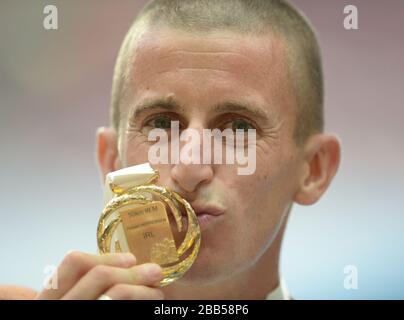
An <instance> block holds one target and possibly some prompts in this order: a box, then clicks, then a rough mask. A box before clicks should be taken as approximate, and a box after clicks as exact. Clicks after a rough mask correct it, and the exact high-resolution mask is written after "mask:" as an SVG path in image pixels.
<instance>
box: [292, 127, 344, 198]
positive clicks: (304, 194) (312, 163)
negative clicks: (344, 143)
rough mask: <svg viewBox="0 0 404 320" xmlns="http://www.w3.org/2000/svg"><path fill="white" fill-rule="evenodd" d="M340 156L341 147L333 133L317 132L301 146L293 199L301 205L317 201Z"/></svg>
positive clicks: (331, 176)
mask: <svg viewBox="0 0 404 320" xmlns="http://www.w3.org/2000/svg"><path fill="white" fill-rule="evenodd" d="M340 158H341V147H340V142H339V140H338V138H337V137H336V136H334V135H326V134H317V135H314V136H312V137H311V138H309V140H308V141H307V143H306V145H305V146H304V148H303V163H302V167H301V170H300V172H301V174H300V180H299V189H298V191H297V193H296V194H295V198H294V201H295V202H296V203H298V204H301V205H311V204H314V203H315V202H317V201H318V200H319V199H320V197H321V196H322V194H323V193H324V192H325V191H326V190H327V188H328V186H329V184H330V183H331V181H332V179H333V177H334V176H335V173H336V172H337V170H338V166H339V163H340Z"/></svg>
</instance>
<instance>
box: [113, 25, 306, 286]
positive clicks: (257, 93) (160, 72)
mask: <svg viewBox="0 0 404 320" xmlns="http://www.w3.org/2000/svg"><path fill="white" fill-rule="evenodd" d="M285 61H286V59H285V52H284V49H283V45H282V41H281V40H279V39H278V38H276V37H274V36H271V35H269V34H268V35H266V36H262V37H252V36H245V35H240V34H234V33H230V32H212V33H209V34H203V35H202V34H191V33H182V32H178V31H173V30H161V29H160V30H149V31H146V32H145V33H144V34H143V35H142V36H141V37H140V38H139V40H138V41H137V45H136V46H135V48H134V49H133V60H132V63H131V68H132V71H131V72H132V73H131V82H130V85H129V86H130V89H129V90H130V91H131V95H130V98H129V99H126V101H125V102H124V104H123V106H122V110H121V111H122V118H121V128H123V129H122V130H121V131H120V138H119V146H118V149H119V154H120V162H121V164H122V166H124V167H126V166H132V165H136V164H140V163H144V162H147V161H148V150H149V148H150V147H151V146H152V145H153V143H155V142H150V141H149V140H148V133H149V132H150V130H152V129H154V128H169V125H168V124H169V123H170V121H179V123H180V129H181V130H184V129H187V128H192V129H195V130H198V131H200V132H201V130H202V129H214V128H218V129H221V130H223V129H226V128H231V129H234V128H239V126H240V124H241V126H242V127H248V128H254V129H256V171H255V173H254V174H252V175H238V174H237V167H238V166H237V164H220V165H219V164H214V165H195V164H191V165H184V164H165V165H161V164H160V165H153V167H154V168H155V169H157V170H159V172H160V181H159V184H161V185H165V186H167V187H169V188H171V189H173V190H175V191H177V192H178V193H180V194H181V195H182V196H183V197H185V199H187V200H188V201H189V202H190V203H191V204H192V205H194V206H195V208H199V209H200V210H199V211H201V213H202V212H203V211H205V212H207V211H209V209H208V208H209V207H210V209H212V208H213V209H214V210H213V211H215V210H216V213H219V215H217V216H215V217H211V216H210V222H209V223H208V224H206V225H204V226H203V228H202V242H201V248H200V252H199V255H198V258H197V260H196V262H195V264H194V265H193V267H192V268H191V270H190V271H189V272H188V273H187V274H186V277H185V278H184V279H183V280H182V281H184V282H186V281H193V282H194V283H195V282H197V281H204V282H205V283H206V282H210V281H216V280H219V279H222V278H225V277H228V276H231V275H233V274H234V273H237V272H240V271H242V270H245V269H246V268H248V267H250V266H251V265H252V264H253V263H255V262H256V261H257V259H259V258H260V257H261V256H262V255H263V253H264V252H265V251H266V249H267V248H268V247H269V245H270V244H271V242H272V241H273V239H274V237H275V236H276V234H277V232H278V231H279V228H280V226H281V225H282V223H283V222H284V220H283V218H284V217H285V216H286V215H287V212H288V210H289V209H290V207H291V204H292V202H293V197H294V194H295V192H296V189H297V171H298V163H299V161H298V158H299V157H298V154H299V149H298V147H297V146H296V145H295V143H294V141H293V129H294V126H295V123H296V102H295V96H294V94H293V91H292V89H291V87H290V83H289V82H288V79H287V67H286V65H285ZM153 101H160V103H153ZM228 102H231V103H232V105H233V107H231V108H229V107H217V106H223V105H224V106H226V105H227V106H228V105H229V104H228ZM144 105H147V106H148V107H147V108H141V107H142V106H144ZM234 105H242V106H247V108H248V110H245V109H243V108H238V107H234ZM139 107H140V109H141V111H140V112H136V116H135V117H133V115H134V113H135V111H136V110H138V111H139V110H140V109H137V108H139ZM167 131H168V132H169V130H167ZM206 217H209V216H206Z"/></svg>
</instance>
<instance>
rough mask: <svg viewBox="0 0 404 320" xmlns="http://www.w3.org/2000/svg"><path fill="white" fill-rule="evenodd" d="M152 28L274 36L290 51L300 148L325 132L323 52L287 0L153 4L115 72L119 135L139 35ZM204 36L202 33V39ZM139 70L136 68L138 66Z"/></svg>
mask: <svg viewBox="0 0 404 320" xmlns="http://www.w3.org/2000/svg"><path fill="white" fill-rule="evenodd" d="M148 26H163V27H169V28H172V29H173V30H181V31H186V32H191V33H197V32H208V31H216V30H224V31H231V32H236V33H240V34H245V35H265V34H268V33H272V34H274V35H277V36H279V37H280V38H281V39H282V40H283V44H284V46H285V48H286V57H285V59H286V60H285V61H286V65H287V73H288V79H289V81H291V85H292V88H293V91H294V92H295V95H296V96H295V98H296V102H297V110H296V111H297V114H296V119H297V121H296V126H295V128H294V138H295V141H296V142H297V143H298V144H300V143H302V142H304V141H306V140H307V138H308V137H309V136H310V135H312V134H313V133H316V132H322V131H323V127H324V115H323V113H324V112H323V104H324V101H323V100H324V88H323V74H322V63H321V53H320V48H319V45H318V42H317V39H316V35H315V32H314V30H313V28H312V27H311V25H310V23H309V22H308V20H307V19H306V18H305V17H304V15H303V14H302V13H301V12H299V11H298V10H297V9H296V8H294V7H293V6H292V5H291V4H289V3H288V2H287V1H285V0H152V1H150V2H149V3H148V4H147V5H146V6H145V7H144V8H143V10H142V11H141V12H140V13H139V14H138V15H137V17H136V18H135V20H134V22H133V24H132V26H131V28H130V30H129V31H128V33H127V35H126V37H125V39H124V41H123V43H122V46H121V49H120V51H119V54H118V58H117V62H116V65H115V70H114V77H113V84H112V101H111V122H112V126H113V127H114V128H115V130H116V131H117V132H118V131H119V125H120V118H121V104H122V95H123V93H124V91H125V90H126V85H127V82H128V79H129V77H130V74H129V73H130V72H131V68H133V67H132V66H130V55H131V52H130V51H131V50H133V45H134V44H132V43H133V40H134V34H136V32H138V30H139V29H144V28H147V27H148ZM202 34H203V33H202ZM134 67H135V68H136V66H134Z"/></svg>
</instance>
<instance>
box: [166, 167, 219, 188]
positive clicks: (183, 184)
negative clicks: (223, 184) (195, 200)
mask: <svg viewBox="0 0 404 320" xmlns="http://www.w3.org/2000/svg"><path fill="white" fill-rule="evenodd" d="M171 178H172V180H173V181H174V182H175V183H176V184H177V185H178V187H180V188H181V189H182V190H184V191H186V192H187V193H194V192H195V191H196V190H197V189H198V188H199V187H200V186H201V185H203V184H207V183H209V182H210V181H212V178H213V170H212V167H211V166H210V165H206V164H183V163H181V162H180V163H179V164H177V165H174V166H173V167H172V169H171Z"/></svg>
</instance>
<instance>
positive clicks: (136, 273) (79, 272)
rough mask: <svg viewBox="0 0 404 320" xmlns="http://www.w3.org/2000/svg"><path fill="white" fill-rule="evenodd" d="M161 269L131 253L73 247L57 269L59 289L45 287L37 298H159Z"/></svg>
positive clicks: (161, 297) (161, 295)
mask: <svg viewBox="0 0 404 320" xmlns="http://www.w3.org/2000/svg"><path fill="white" fill-rule="evenodd" d="M162 278H163V274H162V269H161V267H160V266H159V265H157V264H155V263H145V264H141V265H136V258H135V256H134V255H132V254H130V253H114V254H106V255H92V254H87V253H83V252H79V251H72V252H70V253H68V254H67V255H66V257H65V258H64V259H63V261H62V263H61V264H60V265H59V267H58V269H57V289H44V290H42V292H40V293H39V294H38V296H37V297H36V299H41V300H43V299H45V300H57V299H62V300H71V299H73V300H96V299H97V298H99V297H100V296H101V295H102V294H105V295H107V296H108V297H110V298H111V299H113V300H119V299H125V300H158V299H163V298H164V296H163V292H162V290H161V289H159V288H156V286H157V285H158V282H159V281H160V280H162Z"/></svg>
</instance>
